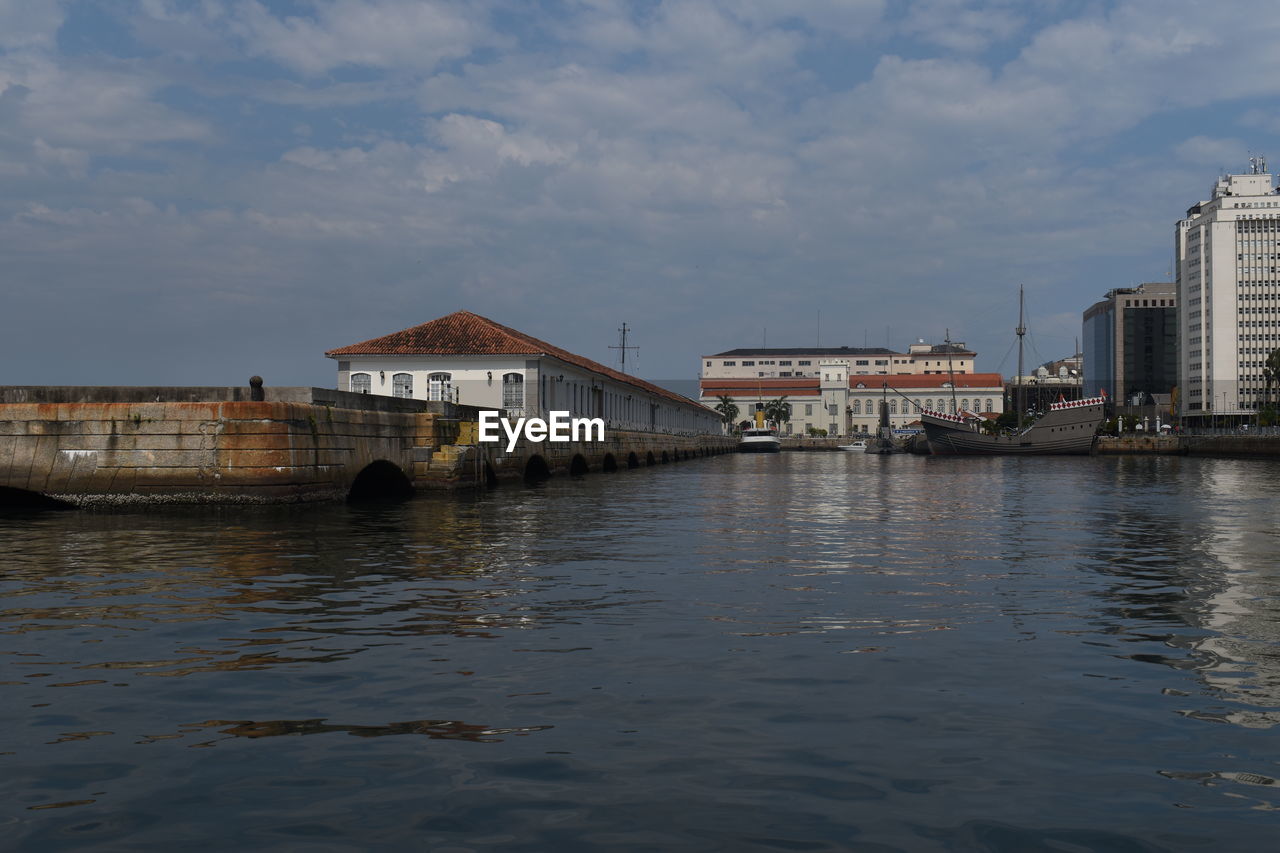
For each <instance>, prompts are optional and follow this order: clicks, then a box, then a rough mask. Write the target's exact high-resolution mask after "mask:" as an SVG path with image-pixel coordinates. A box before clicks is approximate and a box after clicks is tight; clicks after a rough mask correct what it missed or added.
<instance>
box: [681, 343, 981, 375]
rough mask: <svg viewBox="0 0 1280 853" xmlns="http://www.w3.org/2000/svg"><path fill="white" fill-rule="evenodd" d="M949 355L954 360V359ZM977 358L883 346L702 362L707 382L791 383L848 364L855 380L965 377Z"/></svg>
mask: <svg viewBox="0 0 1280 853" xmlns="http://www.w3.org/2000/svg"><path fill="white" fill-rule="evenodd" d="M948 356H949V358H948ZM974 358H976V356H975V354H974V353H973V352H972V351H971V350H969V349H968V348H966V347H965V345H964V344H963V343H961V342H953V343H951V344H926V343H925V342H924V341H923V340H917V341H916V343H914V344H911V346H909V347H908V348H907V351H906V352H894V351H893V350H890V349H884V348H881V347H824V348H819V347H814V348H809V349H804V348H778V349H735V350H729V351H727V352H721V353H716V354H715V355H704V356H703V357H702V370H701V375H702V378H704V379H750V378H756V379H788V378H797V377H817V376H821V375H822V371H823V365H824V364H827V365H829V364H831V363H833V362H837V361H839V362H843V363H844V364H845V366H846V367H847V368H848V372H849V375H851V376H890V375H903V374H908V375H918V374H945V373H956V374H965V373H972V372H973V361H974Z"/></svg>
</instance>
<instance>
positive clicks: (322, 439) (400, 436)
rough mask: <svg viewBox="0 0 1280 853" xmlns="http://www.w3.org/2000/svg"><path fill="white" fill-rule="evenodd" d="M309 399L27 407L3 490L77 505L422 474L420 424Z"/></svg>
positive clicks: (10, 424)
mask: <svg viewBox="0 0 1280 853" xmlns="http://www.w3.org/2000/svg"><path fill="white" fill-rule="evenodd" d="M422 417H433V416H430V415H425V416H424V415H413V414H401V413H392V412H374V411H358V410H353V409H338V408H333V407H325V406H317V405H314V404H307V403H279V402H221V403H19V404H8V405H5V406H3V411H2V412H0V486H5V487H8V488H13V489H23V490H27V491H31V492H38V493H40V494H43V495H47V496H50V497H53V498H56V499H58V500H64V501H67V502H70V503H74V504H101V503H122V502H130V501H140V500H148V501H158V500H168V501H173V502H184V503H190V502H200V503H205V502H213V503H217V502H250V503H251V502H272V503H278V502H285V501H307V500H325V499H329V498H334V497H340V496H345V495H346V493H347V491H348V490H349V489H350V487H351V483H352V481H353V479H354V478H355V476H356V475H357V474H358V473H359V472H360V471H361V470H362V469H363V468H364V467H365V466H367V465H368V464H370V463H372V462H374V461H376V460H380V459H381V460H387V461H389V462H392V463H393V464H396V465H397V466H400V467H401V468H402V469H404V470H407V469H408V468H409V467H411V459H412V450H411V448H412V443H411V440H412V436H413V435H414V432H415V423H416V419H418V418H422Z"/></svg>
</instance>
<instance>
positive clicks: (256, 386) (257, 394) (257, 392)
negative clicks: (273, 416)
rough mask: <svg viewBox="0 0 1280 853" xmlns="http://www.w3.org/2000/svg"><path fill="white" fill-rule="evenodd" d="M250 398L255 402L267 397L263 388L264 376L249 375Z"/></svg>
mask: <svg viewBox="0 0 1280 853" xmlns="http://www.w3.org/2000/svg"><path fill="white" fill-rule="evenodd" d="M249 399H250V400H253V401H255V402H261V401H263V400H265V399H267V394H266V392H265V391H263V390H262V377H261V376H250V377H249Z"/></svg>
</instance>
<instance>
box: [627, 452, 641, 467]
mask: <svg viewBox="0 0 1280 853" xmlns="http://www.w3.org/2000/svg"><path fill="white" fill-rule="evenodd" d="M627 467H628V468H639V467H640V459H639V457H637V456H636V455H635V454H634V453H628V454H627Z"/></svg>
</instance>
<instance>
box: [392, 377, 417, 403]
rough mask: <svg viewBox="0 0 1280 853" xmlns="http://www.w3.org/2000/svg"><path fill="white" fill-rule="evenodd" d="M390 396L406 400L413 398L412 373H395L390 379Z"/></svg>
mask: <svg viewBox="0 0 1280 853" xmlns="http://www.w3.org/2000/svg"><path fill="white" fill-rule="evenodd" d="M391 396H392V397H404V398H406V399H408V398H410V397H412V396H413V374H412V373H397V374H395V375H394V376H392V377H391Z"/></svg>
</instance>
